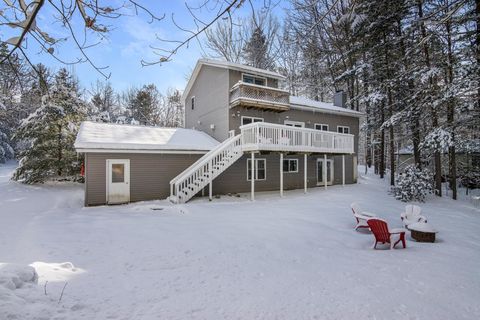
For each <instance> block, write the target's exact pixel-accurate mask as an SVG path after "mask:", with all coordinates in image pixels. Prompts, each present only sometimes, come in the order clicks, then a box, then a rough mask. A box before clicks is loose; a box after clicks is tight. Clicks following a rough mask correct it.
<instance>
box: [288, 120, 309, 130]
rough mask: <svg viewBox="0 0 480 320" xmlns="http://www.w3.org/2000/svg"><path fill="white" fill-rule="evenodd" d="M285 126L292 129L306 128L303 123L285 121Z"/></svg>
mask: <svg viewBox="0 0 480 320" xmlns="http://www.w3.org/2000/svg"><path fill="white" fill-rule="evenodd" d="M283 124H284V125H286V126H290V127H297V128H305V122H301V121H291V120H285V121H284V122H283Z"/></svg>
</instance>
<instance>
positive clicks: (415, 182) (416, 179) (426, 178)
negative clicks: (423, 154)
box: [393, 165, 432, 202]
mask: <svg viewBox="0 0 480 320" xmlns="http://www.w3.org/2000/svg"><path fill="white" fill-rule="evenodd" d="M431 192H432V174H431V173H430V172H429V171H428V170H426V169H423V170H420V169H419V168H417V167H416V166H415V165H409V166H407V167H406V168H405V171H404V172H403V173H401V174H398V175H397V176H396V179H395V187H393V193H394V195H395V198H396V199H398V200H401V201H405V202H408V201H424V200H425V196H426V195H427V194H428V193H431Z"/></svg>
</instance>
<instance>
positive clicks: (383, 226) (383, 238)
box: [367, 218, 407, 249]
mask: <svg viewBox="0 0 480 320" xmlns="http://www.w3.org/2000/svg"><path fill="white" fill-rule="evenodd" d="M367 224H368V226H369V227H370V230H371V231H372V233H373V236H374V237H375V244H374V245H373V248H374V249H376V248H377V243H379V242H380V243H390V249H393V248H395V246H396V245H397V243H399V242H400V241H401V242H402V244H403V247H404V248H406V247H407V246H406V244H405V232H406V231H407V230H405V229H403V228H398V229H391V230H390V229H388V224H387V222H386V221H385V220H382V219H378V218H372V219H368V220H367ZM397 239H398V240H397ZM395 240H396V241H395ZM394 241H395V242H394Z"/></svg>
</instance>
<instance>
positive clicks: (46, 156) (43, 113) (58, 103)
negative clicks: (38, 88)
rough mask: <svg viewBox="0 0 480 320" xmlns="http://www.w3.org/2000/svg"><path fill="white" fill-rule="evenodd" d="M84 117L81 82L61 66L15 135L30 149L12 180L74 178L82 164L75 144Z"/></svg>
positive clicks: (24, 152)
mask: <svg viewBox="0 0 480 320" xmlns="http://www.w3.org/2000/svg"><path fill="white" fill-rule="evenodd" d="M85 117H86V107H85V104H84V102H83V101H82V100H81V99H80V94H79V90H78V83H77V82H76V81H75V80H74V79H73V77H72V76H71V75H70V74H69V73H68V71H67V70H66V69H60V71H59V72H58V73H57V74H56V75H55V80H54V82H53V85H52V88H51V90H50V91H49V92H48V93H46V94H45V95H43V97H42V100H41V105H40V107H39V108H38V109H37V110H35V111H34V112H33V113H32V114H30V115H29V116H28V117H27V118H26V119H24V120H23V121H22V123H21V125H20V127H19V129H18V131H17V133H16V135H15V137H16V138H17V139H19V140H22V141H23V142H24V143H27V144H28V148H26V149H25V150H23V151H22V152H21V153H20V163H19V166H18V168H17V170H16V171H15V173H14V176H13V179H15V180H20V181H22V182H24V183H38V182H44V181H45V180H47V179H50V178H62V179H75V178H76V175H77V174H78V173H79V167H80V164H79V161H78V159H77V154H76V152H75V149H74V147H73V144H74V141H75V138H76V134H77V131H78V127H79V124H80V122H81V121H82V120H84V119H85Z"/></svg>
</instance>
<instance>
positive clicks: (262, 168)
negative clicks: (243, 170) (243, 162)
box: [247, 159, 267, 181]
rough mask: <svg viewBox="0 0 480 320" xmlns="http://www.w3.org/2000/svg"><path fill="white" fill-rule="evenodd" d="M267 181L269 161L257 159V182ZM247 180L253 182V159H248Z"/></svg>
mask: <svg viewBox="0 0 480 320" xmlns="http://www.w3.org/2000/svg"><path fill="white" fill-rule="evenodd" d="M265 179H267V161H266V160H265V159H255V180H265ZM247 180H248V181H250V180H252V159H247Z"/></svg>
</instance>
